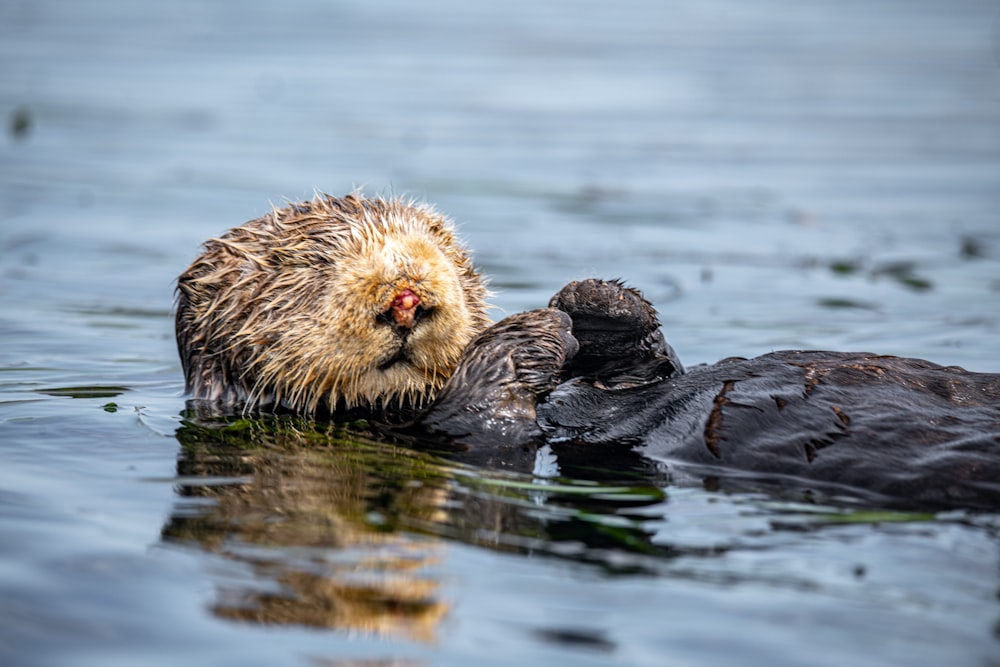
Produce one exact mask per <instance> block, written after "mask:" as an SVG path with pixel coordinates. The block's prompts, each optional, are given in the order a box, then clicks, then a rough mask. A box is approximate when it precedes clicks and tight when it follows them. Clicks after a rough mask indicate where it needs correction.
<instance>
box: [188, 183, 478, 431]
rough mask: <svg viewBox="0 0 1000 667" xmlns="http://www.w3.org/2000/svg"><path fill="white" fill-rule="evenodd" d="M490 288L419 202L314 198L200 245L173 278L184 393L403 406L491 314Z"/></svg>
mask: <svg viewBox="0 0 1000 667" xmlns="http://www.w3.org/2000/svg"><path fill="white" fill-rule="evenodd" d="M486 296H487V292H486V289H485V287H484V285H483V281H482V279H481V278H480V276H479V274H478V273H476V271H475V270H474V268H473V266H472V262H471V260H470V259H469V256H468V254H467V253H466V251H465V250H464V248H462V246H461V245H460V244H459V243H458V241H457V240H456V239H455V237H454V233H453V231H452V226H451V224H450V223H449V222H448V221H447V220H446V219H445V218H443V217H442V216H441V215H440V214H438V213H437V212H436V211H434V209H432V208H430V207H429V206H422V205H415V204H412V203H408V202H404V201H401V200H382V199H367V198H365V197H363V196H361V195H359V194H352V195H348V196H346V197H342V198H334V197H328V196H318V197H317V198H316V199H314V200H313V201H309V202H304V203H299V204H293V205H291V206H288V207H286V208H282V209H279V210H275V211H272V212H271V213H270V214H269V215H266V216H264V217H261V218H258V219H256V220H252V221H250V222H247V223H246V224H244V225H242V226H241V227H237V228H235V229H232V230H230V231H229V232H227V233H226V234H224V235H223V236H221V237H219V238H218V239H213V240H211V241H209V242H207V243H206V244H205V251H204V252H203V254H202V255H201V256H200V257H198V259H196V260H195V262H194V263H193V264H192V265H191V266H190V267H189V268H188V269H187V271H185V272H184V273H183V274H182V275H181V276H180V278H179V279H178V285H177V310H176V332H177V346H178V350H179V352H180V357H181V362H182V365H183V368H184V375H185V379H186V384H187V390H188V391H189V392H190V393H191V394H192V396H193V397H194V398H195V399H200V400H203V401H208V402H211V403H212V404H215V405H221V406H225V407H239V408H242V409H244V410H246V409H256V408H277V407H281V408H285V409H291V410H294V411H296V412H299V413H302V414H305V415H316V414H318V413H328V414H334V415H336V414H338V413H347V412H351V411H360V412H362V413H363V414H364V413H366V412H368V411H372V412H375V413H377V414H386V413H387V412H396V411H398V412H402V413H403V414H406V413H407V412H409V411H411V410H413V409H416V408H419V407H421V406H423V405H426V404H427V403H429V402H430V400H431V399H432V398H433V396H434V395H435V393H436V392H437V390H438V389H440V387H441V386H442V385H443V384H444V382H445V380H446V379H447V378H448V377H449V376H450V375H451V373H452V371H453V370H454V369H455V365H456V363H457V362H458V359H459V356H460V355H461V353H462V350H463V349H464V348H465V347H466V346H467V345H468V343H469V341H470V340H472V338H473V337H474V336H475V335H476V334H478V333H479V332H481V331H482V330H483V329H485V328H486V326H487V325H488V324H489V320H488V318H487V317H486V312H485V311H486V303H485V299H486Z"/></svg>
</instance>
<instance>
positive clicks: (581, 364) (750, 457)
mask: <svg viewBox="0 0 1000 667" xmlns="http://www.w3.org/2000/svg"><path fill="white" fill-rule="evenodd" d="M514 317H516V318H518V319H517V321H516V322H513V324H514V325H515V326H513V327H511V326H510V325H509V323H507V321H506V320H505V321H503V322H501V323H499V324H498V325H496V326H495V327H494V328H492V329H489V330H487V331H486V332H485V333H484V334H482V335H481V336H480V337H479V338H478V339H477V340H476V341H475V342H474V343H473V344H472V345H471V346H470V348H469V349H468V350H467V351H466V355H465V357H464V358H463V361H462V362H461V363H460V364H459V367H458V370H457V371H456V375H455V377H454V378H453V380H452V381H451V382H449V383H448V384H447V385H446V386H445V389H444V390H443V391H442V393H441V395H440V398H439V401H438V402H437V403H435V404H434V405H432V406H431V407H430V409H429V410H428V411H427V412H426V413H425V414H424V416H423V418H422V425H423V427H424V428H426V429H428V430H430V431H432V432H436V433H439V434H444V435H446V436H447V437H449V438H451V439H453V440H456V441H458V442H459V443H461V444H464V445H465V446H466V447H467V448H468V450H469V452H470V459H471V460H477V461H481V460H487V461H491V462H493V461H496V460H497V456H496V455H490V456H486V457H484V456H483V454H482V453H481V450H484V449H485V450H488V451H491V450H497V449H500V450H504V449H505V450H506V451H507V452H509V453H508V454H507V455H506V456H505V457H503V458H506V459H507V460H511V461H513V460H517V459H518V457H519V456H521V455H519V454H518V453H517V452H518V447H519V446H523V445H525V444H527V445H529V446H530V445H531V444H532V443H543V442H544V443H549V444H551V445H553V447H554V448H555V450H556V452H557V454H560V455H565V456H567V458H570V459H576V460H580V459H581V458H582V459H586V453H587V452H601V451H602V450H604V451H607V450H616V451H617V452H618V455H621V452H622V446H625V447H628V448H629V449H631V451H633V452H638V453H640V454H641V455H642V456H644V457H646V458H647V459H649V460H652V461H655V462H659V463H660V464H661V465H663V466H665V467H666V468H668V469H669V470H670V471H671V472H673V473H676V474H671V477H672V478H673V479H675V480H678V479H691V480H695V481H702V480H704V479H706V478H718V477H720V476H723V477H726V478H727V479H728V480H730V481H732V480H734V479H737V480H740V482H741V483H737V484H730V486H736V487H738V488H756V487H755V484H754V482H763V483H766V484H767V485H768V486H769V487H770V488H774V485H775V483H777V484H779V485H781V486H798V487H801V486H802V485H803V484H806V485H811V486H812V487H814V488H816V489H818V490H822V491H825V492H832V493H834V494H837V493H842V492H845V491H847V492H849V493H851V494H852V495H855V496H857V495H866V494H869V495H871V497H872V498H873V499H875V498H877V499H879V500H880V501H890V502H892V503H894V504H900V503H902V504H904V505H907V506H921V507H935V508H940V507H955V506H965V507H985V508H998V507H1000V375H998V374H991V373H971V372H969V371H966V370H964V369H962V368H958V367H955V366H951V367H943V366H938V365H937V364H933V363H930V362H927V361H923V360H919V359H906V358H901V357H891V356H882V355H875V354H869V353H841V352H815V351H810V352H803V351H784V352H775V353H772V354H767V355H764V356H761V357H757V358H755V359H740V358H731V359H725V360H723V361H721V362H719V363H717V364H714V365H710V366H700V367H695V368H692V369H689V370H686V371H685V369H684V368H683V366H682V365H681V363H680V361H679V359H678V358H677V356H676V354H675V353H674V351H673V350H672V349H671V348H670V347H669V346H668V345H667V344H666V343H665V342H664V340H663V338H662V334H661V333H660V330H659V323H658V322H657V319H656V315H655V311H653V309H652V307H651V306H650V305H649V304H648V303H647V302H646V301H645V299H643V298H642V296H641V295H640V294H639V293H638V292H636V291H635V290H631V289H628V288H625V287H623V286H622V285H621V284H619V283H616V282H605V281H599V280H587V281H582V282H578V283H577V282H574V283H571V284H569V285H567V286H566V287H564V288H563V290H562V291H560V292H559V293H558V294H557V295H556V296H555V297H553V299H552V302H551V303H550V308H547V309H542V310H537V311H531V312H529V313H522V314H520V315H517V316H514ZM508 319H511V318H508ZM525 330H532V331H538V332H548V333H547V334H546V336H545V338H544V340H546V341H548V345H546V346H544V347H540V346H537V345H536V349H535V350H534V351H533V353H532V355H530V356H531V361H532V363H531V371H532V373H531V374H530V376H529V377H527V378H526V377H524V373H523V372H522V364H521V363H520V362H519V361H518V354H519V353H520V352H521V351H523V349H524V342H523V340H522V339H523V337H524V331H525ZM476 368H489V369H492V374H490V375H487V374H486V373H483V372H475V373H470V372H468V370H469V369H476ZM477 383H478V384H477ZM479 385H484V386H479ZM498 387H503V392H502V395H503V396H504V397H505V398H506V400H505V401H501V402H492V403H486V404H485V406H484V402H483V401H481V400H480V401H478V402H477V398H481V397H483V396H487V395H491V396H496V395H497V393H498V392H497V388H498ZM516 396H525V397H528V398H525V399H523V400H522V401H520V402H518V401H517V400H512V399H511V397H516ZM462 406H470V407H465V408H463V407H462ZM498 406H502V408H501V407H498ZM595 458H601V459H602V461H601V463H602V465H606V464H607V458H606V457H595ZM521 459H522V460H523V456H521Z"/></svg>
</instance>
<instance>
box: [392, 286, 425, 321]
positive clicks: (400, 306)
mask: <svg viewBox="0 0 1000 667" xmlns="http://www.w3.org/2000/svg"><path fill="white" fill-rule="evenodd" d="M419 305H420V297H419V296H417V295H416V294H415V293H414V292H413V291H412V290H409V289H404V290H402V291H400V292H399V294H397V295H396V296H395V298H394V299H393V300H392V306H390V307H391V308H392V321H393V322H395V323H396V326H400V327H406V328H407V329H409V328H410V327H412V326H413V322H414V315H415V312H416V310H417V306H419Z"/></svg>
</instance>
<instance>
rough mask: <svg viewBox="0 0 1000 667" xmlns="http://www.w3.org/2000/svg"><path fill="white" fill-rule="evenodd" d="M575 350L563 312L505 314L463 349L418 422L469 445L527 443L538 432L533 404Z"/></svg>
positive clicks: (550, 386)
mask: <svg viewBox="0 0 1000 667" xmlns="http://www.w3.org/2000/svg"><path fill="white" fill-rule="evenodd" d="M577 349H578V346H577V342H576V340H575V339H574V338H573V335H572V333H571V331H570V318H569V317H567V316H566V314H565V313H563V312H561V311H558V310H554V309H552V308H546V309H542V310H532V311H529V312H526V313H518V314H517V315H511V316H510V317H507V318H505V319H503V320H501V321H500V322H498V323H497V324H495V325H493V326H492V327H490V328H489V329H487V330H486V331H484V332H483V333H482V334H480V335H479V336H478V337H476V338H475V339H474V340H473V341H472V342H471V343H470V344H469V346H468V347H467V348H466V350H465V353H464V354H463V355H462V358H461V360H460V361H459V364H458V368H457V369H456V370H455V372H454V374H452V376H451V378H449V380H448V382H447V384H445V386H444V388H443V389H442V390H441V392H440V393H439V394H438V396H437V399H436V400H435V401H434V404H433V405H432V406H431V407H430V408H429V409H428V410H427V412H426V413H425V414H424V416H423V417H422V418H421V422H422V424H423V425H424V427H425V428H427V429H429V430H430V431H431V432H434V433H439V434H443V435H447V436H450V437H452V438H456V439H458V440H459V441H460V442H464V443H466V444H470V445H482V444H491V445H497V444H500V445H502V444H516V443H519V442H527V441H529V440H531V439H533V438H534V437H536V436H537V435H538V434H539V433H540V431H539V429H538V425H537V423H536V422H535V405H536V403H537V402H538V400H539V399H540V398H541V397H542V396H544V395H545V394H547V393H548V392H550V391H552V390H553V389H555V387H556V386H557V385H558V384H559V382H560V381H561V379H562V374H563V367H564V365H565V364H566V362H567V360H568V359H570V358H572V357H573V355H574V354H576V351H577Z"/></svg>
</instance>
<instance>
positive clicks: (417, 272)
mask: <svg viewBox="0 0 1000 667" xmlns="http://www.w3.org/2000/svg"><path fill="white" fill-rule="evenodd" d="M359 245H360V246H361V247H359V248H358V251H357V252H356V253H351V255H350V260H349V261H347V262H344V263H343V265H342V267H341V271H342V279H341V280H339V281H337V282H336V283H334V284H332V285H331V286H330V290H329V292H328V295H327V299H328V305H329V307H330V314H331V316H332V318H333V319H335V321H336V324H335V325H334V326H333V327H332V330H331V331H330V334H331V344H332V345H336V346H337V347H338V348H340V349H341V350H342V351H343V353H344V354H345V356H348V357H351V358H353V359H354V360H355V361H356V364H355V368H354V372H353V373H352V374H351V375H352V377H350V378H347V379H346V380H347V381H346V382H345V383H344V385H343V387H342V388H341V389H340V390H339V392H338V393H340V394H342V395H343V396H344V398H345V399H348V400H351V397H356V398H354V401H356V402H358V403H373V402H377V401H384V400H386V399H390V400H392V399H394V398H396V399H403V400H407V401H411V402H416V403H422V402H423V399H426V398H427V397H429V395H430V394H431V393H432V392H433V390H435V389H437V388H439V387H440V386H441V385H442V384H443V383H444V381H445V380H446V379H447V378H448V376H449V375H450V374H451V372H452V370H454V368H455V365H456V364H457V363H458V358H459V356H460V355H461V353H462V350H463V349H464V348H465V346H466V345H467V344H468V343H469V341H470V340H471V339H472V337H473V336H474V335H475V334H476V333H478V331H479V327H478V326H477V322H476V321H475V319H474V317H473V316H472V313H471V312H470V305H469V304H468V303H467V302H466V296H465V294H464V293H463V290H462V285H461V281H460V277H459V274H458V271H457V270H456V268H455V266H454V263H453V262H451V261H450V260H449V258H448V257H447V256H446V255H445V254H444V252H442V250H441V249H440V248H439V247H438V246H437V244H435V243H434V241H433V239H431V238H428V237H426V236H424V235H422V234H400V235H393V236H391V237H388V238H385V239H383V240H382V242H381V243H378V244H373V243H371V242H370V241H369V240H367V239H366V240H365V242H364V243H362V244H359Z"/></svg>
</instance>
